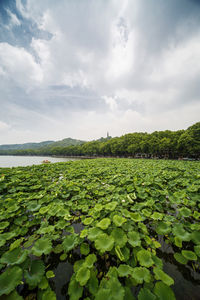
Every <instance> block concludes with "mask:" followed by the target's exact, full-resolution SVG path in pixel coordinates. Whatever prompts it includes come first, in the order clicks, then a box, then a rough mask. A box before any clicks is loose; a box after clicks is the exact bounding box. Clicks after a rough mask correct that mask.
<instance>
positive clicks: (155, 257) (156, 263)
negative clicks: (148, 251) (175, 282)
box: [151, 254, 163, 269]
mask: <svg viewBox="0 0 200 300" xmlns="http://www.w3.org/2000/svg"><path fill="white" fill-rule="evenodd" d="M151 257H152V259H153V261H154V264H155V265H156V266H157V267H158V268H160V269H162V267H163V262H162V259H160V258H159V257H157V256H156V255H154V254H152V255H151Z"/></svg>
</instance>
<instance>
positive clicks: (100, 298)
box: [95, 288, 112, 300]
mask: <svg viewBox="0 0 200 300" xmlns="http://www.w3.org/2000/svg"><path fill="white" fill-rule="evenodd" d="M111 293H112V291H111V290H109V289H104V288H99V290H98V292H97V294H96V297H95V300H105V299H106V300H110V299H111V298H110V297H111Z"/></svg>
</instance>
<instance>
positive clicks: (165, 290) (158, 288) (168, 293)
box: [154, 281, 176, 300]
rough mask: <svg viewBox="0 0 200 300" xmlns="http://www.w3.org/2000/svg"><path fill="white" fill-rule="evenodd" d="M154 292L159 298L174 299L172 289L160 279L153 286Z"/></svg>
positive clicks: (164, 299) (162, 299)
mask: <svg viewBox="0 0 200 300" xmlns="http://www.w3.org/2000/svg"><path fill="white" fill-rule="evenodd" d="M154 294H155V295H156V296H157V297H158V299H159V300H176V298H175V295H174V292H173V291H172V289H171V288H170V287H169V286H168V285H166V284H164V283H163V282H161V281H159V282H156V284H155V287H154Z"/></svg>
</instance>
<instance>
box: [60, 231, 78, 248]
mask: <svg viewBox="0 0 200 300" xmlns="http://www.w3.org/2000/svg"><path fill="white" fill-rule="evenodd" d="M62 245H63V248H64V250H65V252H69V251H71V250H72V249H74V248H75V247H76V246H77V245H78V239H77V235H76V234H71V235H67V236H66V237H65V238H64V240H63V243H62Z"/></svg>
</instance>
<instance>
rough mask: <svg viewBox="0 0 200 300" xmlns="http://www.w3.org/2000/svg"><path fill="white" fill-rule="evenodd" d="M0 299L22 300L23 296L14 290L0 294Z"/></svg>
mask: <svg viewBox="0 0 200 300" xmlns="http://www.w3.org/2000/svg"><path fill="white" fill-rule="evenodd" d="M0 300H23V298H22V296H20V295H19V294H18V293H17V291H15V290H14V291H12V292H11V293H10V294H9V295H3V296H1V297H0Z"/></svg>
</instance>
